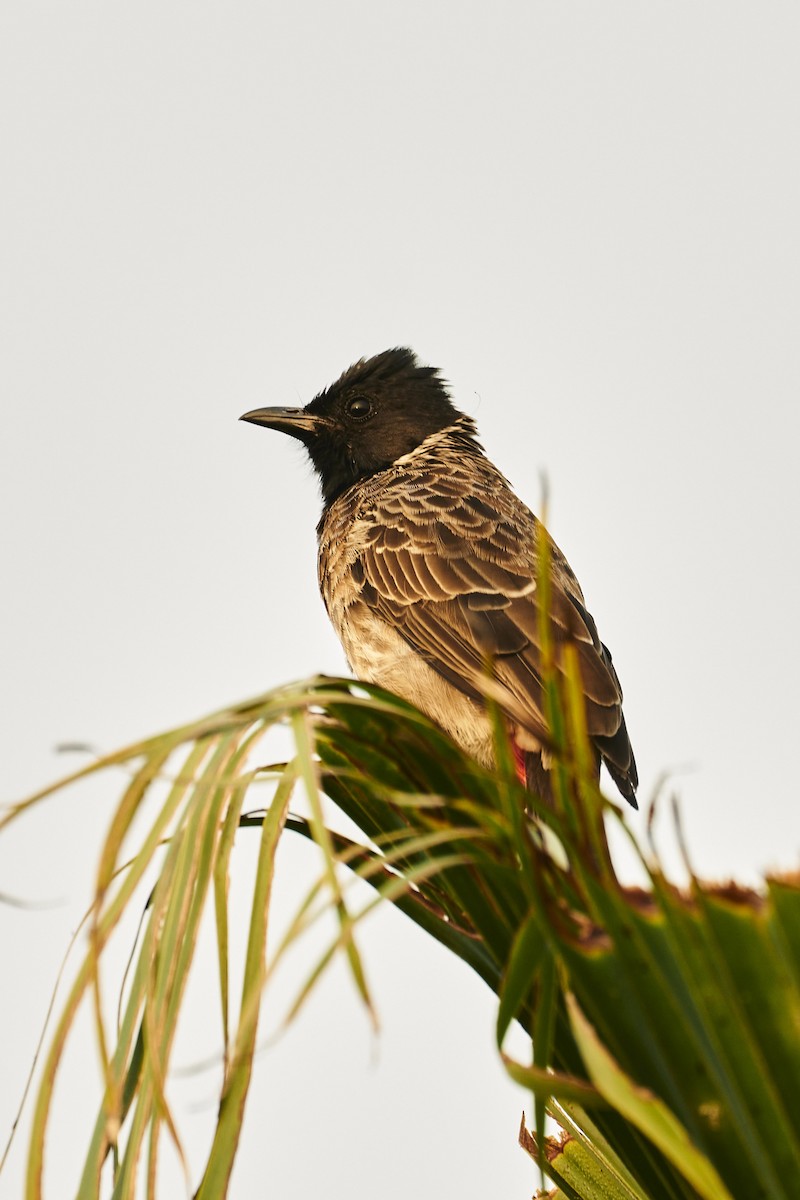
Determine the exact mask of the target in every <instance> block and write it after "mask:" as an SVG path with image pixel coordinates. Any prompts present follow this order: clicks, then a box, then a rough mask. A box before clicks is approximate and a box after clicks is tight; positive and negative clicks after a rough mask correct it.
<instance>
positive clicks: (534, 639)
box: [240, 346, 638, 808]
mask: <svg viewBox="0 0 800 1200" xmlns="http://www.w3.org/2000/svg"><path fill="white" fill-rule="evenodd" d="M240 420H242V421H247V422H250V423H251V424H254V425H260V426H264V427H266V428H268V429H274V430H279V431H280V432H282V433H285V434H288V435H289V436H291V437H293V438H296V439H297V440H298V441H300V442H301V443H302V445H303V446H304V447H305V449H306V451H307V453H308V456H309V458H310V459H311V463H312V466H313V468H314V470H315V472H316V474H317V476H318V479H319V484H320V488H321V493H322V505H323V508H322V516H321V518H320V521H319V524H318V526H317V541H318V576H319V587H320V591H321V593H322V599H323V601H324V604H325V607H326V609H327V612H328V615H329V617H330V620H331V622H332V624H333V627H334V629H335V631H336V633H337V635H338V637H339V639H340V641H341V643H342V646H343V649H344V652H345V656H346V658H347V661H348V665H349V667H350V669H351V670H352V671H353V673H354V675H355V676H356V677H357V678H358V679H360V680H362V681H363V682H365V683H373V684H378V685H380V686H381V687H383V688H384V689H386V690H388V691H390V692H393V693H395V694H396V695H398V696H400V697H401V698H403V699H404V700H406V701H409V702H410V703H412V704H414V705H415V706H416V707H417V708H418V709H420V710H421V711H422V712H423V713H425V714H426V715H427V716H428V717H429V718H431V720H433V721H434V722H435V723H436V724H437V725H439V726H440V727H441V728H442V729H443V730H445V732H447V733H448V734H449V735H450V736H451V737H452V738H453V740H454V741H456V742H457V743H458V744H459V745H460V746H461V747H462V748H463V749H464V750H466V751H467V753H468V754H470V755H472V756H473V757H474V758H475V759H477V760H478V761H479V762H480V763H482V764H483V765H484V766H487V767H492V766H494V765H495V746H496V732H495V729H494V726H493V723H492V720H491V716H490V714H489V713H488V712H487V697H488V696H491V697H492V698H493V700H494V701H495V703H496V704H497V705H498V707H499V708H500V710H501V712H502V713H503V716H504V718H505V721H506V724H507V727H508V732H509V736H510V738H511V743H512V746H513V751H514V760H515V763H516V767H517V773H518V775H519V777H520V779H521V781H522V782H523V784H524V785H525V786H526V787H528V788H529V789H530V790H531V791H532V792H534V793H538V795H539V796H540V798H542V799H543V800H544V801H545V802H547V803H551V804H552V802H553V780H552V774H551V771H552V766H553V759H552V750H551V748H552V744H553V743H552V732H551V730H550V727H549V723H548V720H547V715H546V710H547V703H546V699H545V684H544V683H543V661H542V659H543V655H542V635H541V621H540V613H539V598H540V592H541V588H540V586H539V582H537V578H538V579H540V578H541V576H540V574H539V573H540V571H541V562H542V558H541V544H542V543H541V539H542V538H546V539H547V544H548V558H549V589H548V590H549V597H548V605H549V614H550V629H551V638H552V644H553V646H554V653H553V657H554V660H555V666H556V668H558V667H559V666H562V667H563V649H564V647H565V646H566V645H568V644H569V645H572V646H573V647H574V648H575V651H576V652H577V661H578V666H579V672H580V680H581V686H582V690H583V696H584V701H585V713H586V728H587V732H588V736H589V741H590V744H591V747H592V751H593V755H594V760H595V774H596V778H597V779H599V773H600V764H601V763H604V764H605V766H606V768H607V770H608V772H609V774H610V776H611V779H612V780H613V781H614V783H615V784H616V786H617V788H618V790H619V792H620V794H621V796H622V797H623V798H624V799H625V800H627V801H628V803H629V804H631V805H632V806H633V807H634V808H637V807H638V805H637V801H636V789H637V785H638V775H637V770H636V761H635V759H634V755H633V749H632V747H631V743H630V739H629V737H628V731H627V728H626V724H625V717H624V715H623V711H622V688H621V686H620V682H619V679H618V677H617V672H616V670H615V668H614V664H613V662H612V659H611V654H610V653H609V651H608V649H607V648H606V646H605V645H604V644H603V643H602V642H601V641H600V638H599V636H598V632H597V627H596V625H595V622H594V620H593V618H592V616H591V615H590V613H589V611H588V609H587V608H586V604H585V601H584V597H583V592H582V591H581V588H580V585H579V583H578V580H577V579H576V577H575V575H574V573H573V571H572V569H571V567H570V566H569V563H568V562H567V560H566V558H565V557H564V555H563V554H562V552H561V551H560V550H559V548H558V547H557V546H556V544H555V543H554V542H553V540H552V538H550V535H549V534H548V533H547V531H546V529H545V528H544V526H543V525H542V523H541V522H540V521H539V520H538V518H537V517H536V516H535V515H534V514H533V513H532V512H531V510H530V509H529V508H528V507H527V506H526V505H525V504H524V503H523V501H522V500H520V499H519V498H518V496H517V495H516V494H515V493H514V491H513V490H512V488H511V485H510V484H509V483H508V481H507V480H506V478H505V477H504V476H503V475H502V474H501V473H500V471H499V470H498V469H497V467H496V466H495V465H494V464H493V463H492V462H491V461H490V459H489V458H488V457H487V455H486V454H485V452H484V449H483V446H482V445H481V443H480V442H479V440H478V430H477V426H476V424H475V422H474V420H473V419H472V418H471V417H470V416H468V415H467V414H465V413H463V412H461V411H460V410H459V409H458V408H457V407H456V406H455V404H454V403H453V400H452V398H451V393H450V389H449V386H448V384H447V382H446V381H445V380H444V378H443V377H442V374H441V372H440V370H439V369H438V368H435V367H430V366H425V365H422V364H421V363H420V361H419V360H418V358H417V356H416V355H415V354H414V352H413V351H412V350H410V349H408V348H406V347H401V346H397V347H394V348H392V349H389V350H385V351H383V352H382V353H380V354H377V355H375V356H374V357H370V358H361V359H359V360H358V362H356V363H354V364H353V365H352V366H350V367H348V369H347V370H346V371H344V373H343V374H342V375H341V376H340V377H339V379H337V381H336V382H335V383H334V384H332V385H330V386H329V387H326V388H325V389H324V390H323V391H321V392H319V393H318V395H316V396H315V397H314V399H313V400H311V402H310V403H309V404H307V405H306V406H305V407H304V408H285V407H284V408H258V409H253V410H252V411H250V412H246V413H244V414H243V415H242V417H241V418H240Z"/></svg>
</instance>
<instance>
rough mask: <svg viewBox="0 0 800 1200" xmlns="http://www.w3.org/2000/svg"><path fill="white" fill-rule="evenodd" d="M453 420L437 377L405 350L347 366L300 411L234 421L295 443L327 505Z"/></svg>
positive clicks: (260, 412) (265, 411)
mask: <svg viewBox="0 0 800 1200" xmlns="http://www.w3.org/2000/svg"><path fill="white" fill-rule="evenodd" d="M460 416H461V413H459V411H458V409H457V408H456V407H455V406H454V405H453V403H452V401H451V400H450V397H449V395H448V392H447V388H446V386H445V383H444V381H443V380H442V379H441V378H440V377H439V372H438V370H437V369H436V368H435V367H422V366H420V365H419V363H418V362H417V358H416V355H415V354H414V353H413V352H412V351H411V350H406V349H403V348H400V347H396V348H395V349H394V350H384V352H383V354H376V355H375V357H374V358H367V359H363V358H362V359H360V360H359V362H357V363H354V364H353V366H352V367H349V368H348V369H347V370H346V371H345V372H344V374H343V375H342V376H341V377H340V378H339V379H337V381H336V383H334V384H331V386H330V387H328V388H326V389H325V390H324V391H323V392H320V393H319V395H318V396H315V397H314V399H313V400H312V401H311V403H310V404H307V405H306V407H305V408H260V409H255V410H254V411H253V412H249V413H245V414H244V416H243V417H242V418H241V420H243V421H251V422H252V423H253V424H254V425H266V426H267V427H268V428H270V429H280V430H282V432H284V433H288V434H290V435H291V436H292V437H296V438H298V439H299V440H300V441H301V442H302V443H303V445H304V446H305V448H306V450H307V451H308V453H309V455H310V457H311V461H312V463H313V464H314V469H315V470H316V472H317V474H318V475H319V477H320V482H321V486H322V495H323V498H324V500H325V503H326V505H327V504H331V503H332V502H333V501H334V500H335V499H336V497H337V496H338V495H339V494H340V493H341V492H343V491H344V490H345V488H348V487H350V485H351V484H353V483H355V482H356V480H358V479H363V478H364V477H366V476H368V475H374V474H375V472H376V471H382V470H384V469H385V468H386V467H390V466H391V465H392V463H394V462H396V461H397V459H398V458H402V456H403V455H404V454H409V453H410V452H411V451H412V450H414V449H416V447H417V446H419V445H420V444H421V443H422V442H424V441H425V439H426V438H427V437H429V436H430V434H432V433H436V432H438V430H440V429H445V428H447V427H448V426H450V425H453V424H454V423H455V422H456V421H457V420H458V419H459V417H460Z"/></svg>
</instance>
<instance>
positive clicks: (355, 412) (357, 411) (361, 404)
mask: <svg viewBox="0 0 800 1200" xmlns="http://www.w3.org/2000/svg"><path fill="white" fill-rule="evenodd" d="M371 414H372V401H371V400H368V399H367V397H366V396H356V397H354V399H352V400H349V401H348V403H347V415H348V417H354V418H355V420H356V421H363V420H364V418H365V417H369V416H371Z"/></svg>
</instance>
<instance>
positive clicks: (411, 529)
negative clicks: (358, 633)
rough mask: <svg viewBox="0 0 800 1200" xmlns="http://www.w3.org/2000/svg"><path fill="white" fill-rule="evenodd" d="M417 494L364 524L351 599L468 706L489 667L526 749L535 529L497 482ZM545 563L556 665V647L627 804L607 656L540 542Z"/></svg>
mask: <svg viewBox="0 0 800 1200" xmlns="http://www.w3.org/2000/svg"><path fill="white" fill-rule="evenodd" d="M428 478H430V477H428ZM470 482H471V483H472V485H473V488H474V484H475V481H474V480H471V481H470ZM426 483H427V481H426V480H425V479H421V480H418V481H417V484H418V486H417V487H415V488H413V489H409V488H402V489H400V488H398V489H390V490H389V491H388V492H386V493H384V495H383V496H382V497H381V500H380V506H379V510H378V511H373V513H372V514H371V517H372V520H371V521H370V528H369V529H368V531H365V535H366V536H365V541H364V543H363V548H362V551H361V553H360V555H359V562H358V568H357V574H358V576H360V577H361V598H362V600H363V601H364V602H366V603H367V604H368V605H369V606H370V607H371V608H372V609H373V610H374V611H375V612H376V613H377V614H378V615H379V616H380V617H381V618H382V619H383V620H384V621H386V622H388V623H389V624H390V625H392V626H393V627H394V628H395V629H397V631H398V632H399V633H400V634H401V636H402V637H403V638H404V639H405V640H406V641H407V642H408V643H409V644H410V645H411V646H413V648H414V649H415V650H416V651H417V652H418V653H419V654H421V655H422V656H423V657H424V658H425V660H426V661H427V662H428V663H429V664H430V666H432V667H433V668H434V669H435V670H436V671H438V672H439V673H440V674H441V675H443V676H444V677H445V678H446V679H447V680H448V681H449V682H450V683H452V684H453V685H454V686H456V687H458V688H459V689H460V690H461V691H463V692H465V693H467V694H468V695H470V696H473V697H474V698H476V699H479V698H480V697H481V696H483V695H485V694H486V690H487V686H486V670H487V664H488V663H491V665H492V675H493V677H494V680H495V681H496V684H497V685H498V698H499V700H500V703H501V706H502V707H503V708H505V709H506V711H507V713H508V715H509V716H510V717H511V718H512V719H513V720H515V721H517V722H519V723H521V724H522V725H523V726H524V727H526V728H527V729H528V730H529V731H530V732H531V733H532V734H533V735H534V736H535V737H542V736H546V722H545V718H544V702H543V695H542V679H541V631H540V618H539V597H538V589H537V586H536V573H537V541H538V539H539V538H540V537H542V536H546V535H545V534H544V531H543V527H542V526H541V524H540V523H539V522H538V521H537V519H536V518H535V517H534V515H533V514H532V513H531V512H530V510H529V509H528V508H526V507H525V505H524V504H522V502H521V501H520V500H519V499H518V498H517V497H516V496H515V495H514V493H513V492H512V491H511V490H510V488H508V487H507V486H506V485H505V484H504V482H503V485H502V486H499V487H498V486H497V484H496V483H495V486H493V487H491V489H490V490H488V491H484V492H483V494H482V493H481V491H480V490H479V491H478V492H477V493H476V492H473V494H471V495H465V494H464V493H465V488H464V483H465V481H464V480H463V479H453V480H451V481H450V486H447V483H445V484H444V485H443V484H442V482H441V480H437V481H435V486H434V484H433V481H431V482H430V483H427V486H426ZM551 562H552V582H551V596H550V620H551V634H552V638H553V642H554V646H555V651H556V654H555V657H556V662H558V660H559V658H560V655H559V648H560V647H562V646H563V645H564V644H565V643H566V642H569V643H571V644H572V645H573V646H575V648H576V650H577V652H578V661H579V665H580V671H581V679H582V683H583V689H584V693H585V697H586V719H587V724H588V729H589V733H590V735H591V736H592V738H593V740H594V742H595V744H596V746H597V749H598V752H599V753H600V755H601V756H602V757H603V759H605V760H606V762H607V765H608V767H609V770H610V771H611V774H612V776H613V777H614V779H615V781H616V782H617V784H618V786H619V787H620V790H621V791H622V792H623V794H624V795H625V796H626V797H628V798H629V799H632V798H633V795H634V789H635V786H636V768H635V764H634V761H633V754H632V750H631V747H630V742H629V740H628V736H627V731H626V729H625V723H624V718H623V716H622V691H621V688H620V685H619V680H618V679H617V675H616V672H615V670H614V667H613V664H612V662H611V656H610V655H609V654H608V651H607V650H606V648H605V646H603V644H602V642H601V641H600V639H599V637H598V635H597V629H596V627H595V623H594V621H593V620H592V617H591V616H590V614H589V613H588V612H587V611H586V608H585V606H584V602H583V595H582V593H581V589H580V587H579V585H578V581H577V580H576V578H575V576H574V575H573V573H572V571H571V569H570V567H569V564H568V563H567V561H566V559H565V558H564V556H563V555H562V554H561V552H560V551H559V550H558V548H557V547H556V546H555V545H554V544H553V543H552V542H551Z"/></svg>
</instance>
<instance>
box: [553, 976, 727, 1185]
mask: <svg viewBox="0 0 800 1200" xmlns="http://www.w3.org/2000/svg"><path fill="white" fill-rule="evenodd" d="M566 1001H567V1008H568V1011H569V1017H570V1023H571V1025H572V1031H573V1033H574V1035H575V1040H576V1041H577V1043H578V1045H579V1047H580V1050H581V1054H582V1055H583V1059H584V1062H585V1063H586V1067H587V1070H588V1072H589V1077H590V1079H591V1080H592V1083H594V1085H595V1087H596V1088H597V1090H598V1091H599V1092H600V1094H601V1095H602V1096H603V1097H605V1099H606V1100H607V1101H608V1103H609V1104H611V1105H612V1106H613V1107H614V1108H616V1109H617V1110H618V1112H620V1113H622V1115H623V1116H624V1117H626V1118H627V1120H629V1121H630V1122H631V1123H632V1124H633V1125H635V1126H636V1127H637V1128H638V1129H641V1131H642V1132H643V1133H644V1134H646V1136H647V1137H648V1138H650V1140H651V1141H652V1142H653V1143H654V1144H655V1145H656V1146H658V1148H659V1150H661V1152H662V1153H663V1154H665V1155H666V1157H667V1158H668V1159H669V1160H670V1162H671V1163H673V1165H674V1166H676V1167H677V1168H678V1170H679V1171H680V1172H681V1174H682V1175H684V1176H685V1178H686V1179H688V1181H689V1182H690V1183H691V1184H692V1186H693V1187H694V1188H696V1190H697V1191H698V1193H699V1194H700V1195H701V1196H702V1197H703V1200H733V1198H732V1197H731V1194H730V1192H729V1191H728V1189H727V1188H726V1187H725V1185H724V1183H723V1182H722V1179H721V1178H720V1176H719V1174H718V1173H717V1171H716V1170H715V1168H714V1167H713V1165H712V1164H711V1163H710V1162H709V1160H708V1159H707V1158H706V1156H705V1155H704V1154H701V1153H700V1151H699V1150H698V1149H697V1147H696V1146H694V1145H693V1143H692V1142H691V1141H690V1139H689V1136H688V1134H687V1133H686V1130H685V1129H684V1127H683V1126H682V1125H681V1124H680V1122H679V1121H678V1120H677V1119H676V1117H675V1116H674V1114H673V1113H671V1112H670V1110H669V1109H668V1108H667V1106H666V1105H665V1104H663V1103H662V1102H661V1101H660V1100H658V1099H657V1098H656V1097H655V1096H654V1095H653V1094H652V1092H649V1091H647V1090H646V1089H645V1088H640V1087H637V1085H636V1084H635V1083H633V1081H632V1080H631V1079H630V1078H629V1077H628V1076H627V1075H626V1074H625V1073H624V1071H622V1070H620V1068H619V1066H618V1065H617V1064H616V1062H615V1061H614V1059H613V1058H612V1056H611V1055H610V1054H609V1053H608V1051H607V1050H606V1048H605V1046H604V1045H603V1044H602V1042H601V1041H600V1039H599V1038H598V1037H597V1034H596V1033H595V1031H594V1029H593V1028H592V1026H591V1025H590V1024H589V1022H588V1021H587V1020H586V1018H585V1016H584V1015H583V1013H582V1012H581V1009H580V1007H579V1005H578V1003H577V1001H576V999H575V997H574V996H573V995H572V994H571V993H568V994H567V996H566Z"/></svg>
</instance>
